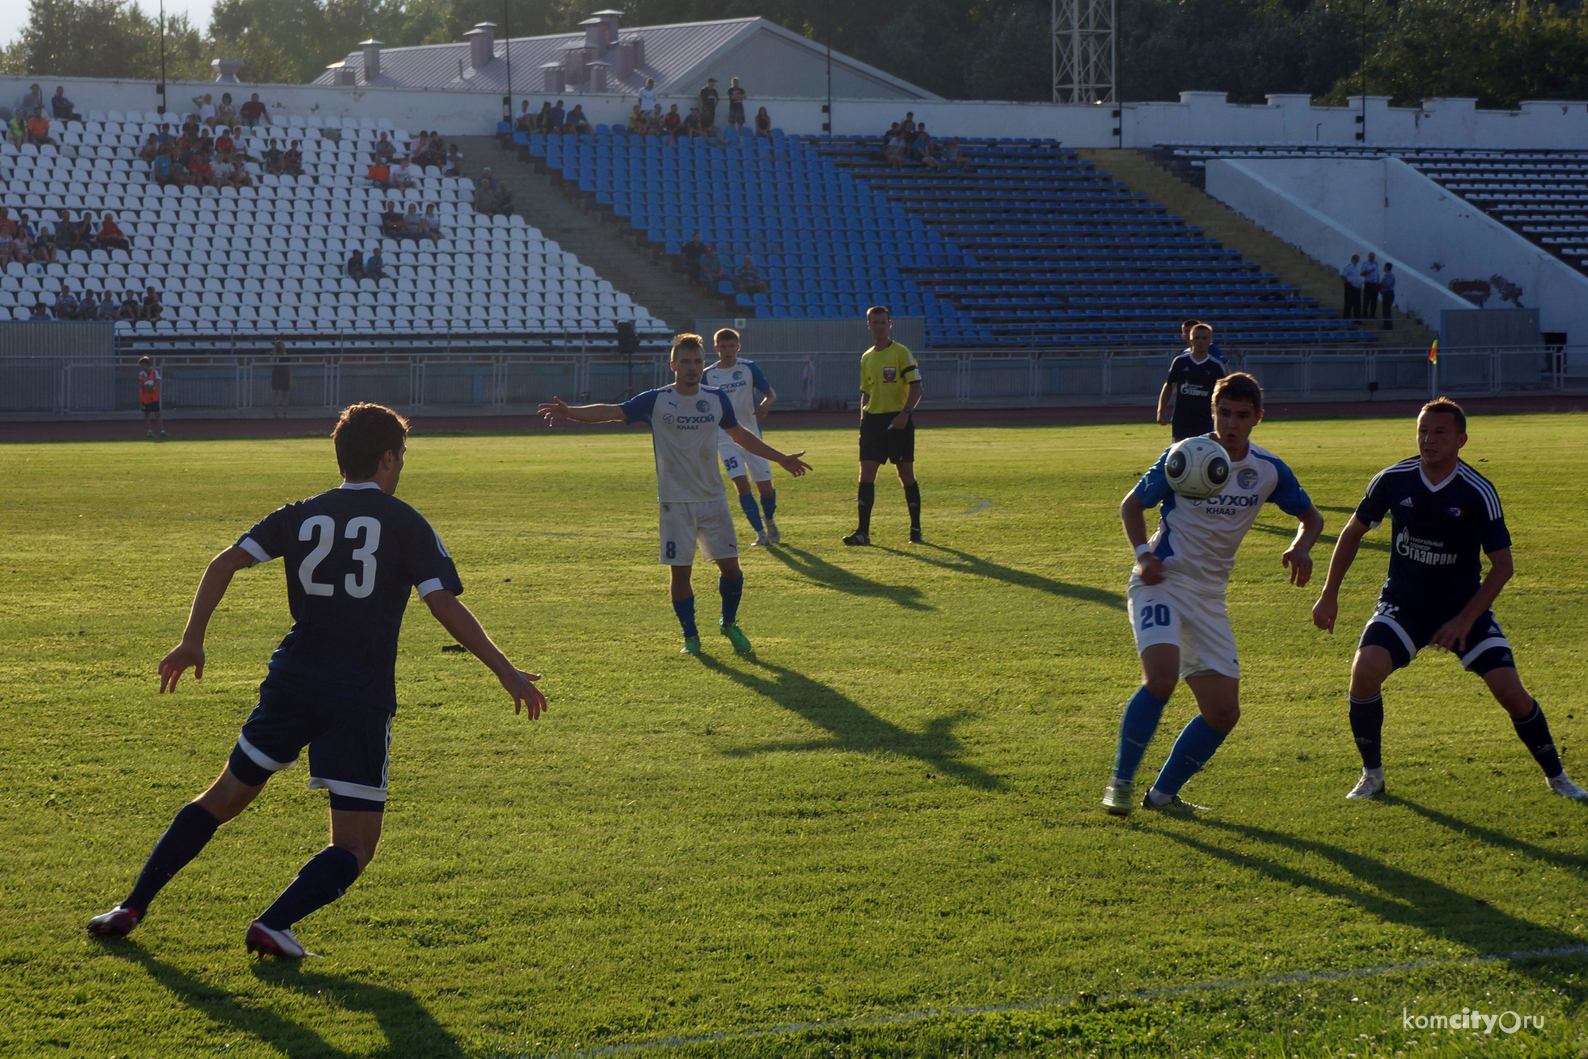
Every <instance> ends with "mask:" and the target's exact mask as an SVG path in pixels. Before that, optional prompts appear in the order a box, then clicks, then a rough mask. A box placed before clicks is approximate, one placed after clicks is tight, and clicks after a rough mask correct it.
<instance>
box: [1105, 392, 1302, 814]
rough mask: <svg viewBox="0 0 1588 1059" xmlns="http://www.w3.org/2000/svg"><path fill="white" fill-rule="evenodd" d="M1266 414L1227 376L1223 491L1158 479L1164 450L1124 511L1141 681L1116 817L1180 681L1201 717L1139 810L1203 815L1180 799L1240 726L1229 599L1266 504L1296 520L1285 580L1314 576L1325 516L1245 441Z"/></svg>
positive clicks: (1220, 408)
mask: <svg viewBox="0 0 1588 1059" xmlns="http://www.w3.org/2000/svg"><path fill="white" fill-rule="evenodd" d="M1262 418H1263V390H1262V387H1261V386H1259V385H1258V384H1257V380H1256V379H1254V378H1252V377H1251V376H1250V375H1247V374H1246V373H1244V372H1237V373H1235V374H1231V375H1226V376H1225V377H1224V378H1222V379H1220V380H1219V381H1218V382H1217V383H1216V384H1215V385H1214V387H1213V422H1214V433H1212V434H1210V435H1208V436H1209V437H1211V438H1212V439H1213V440H1214V441H1217V442H1218V443H1219V444H1220V445H1222V446H1223V447H1224V451H1225V452H1226V453H1227V454H1228V456H1229V460H1230V476H1229V479H1228V482H1227V484H1226V485H1225V487H1224V492H1223V493H1222V494H1220V495H1219V496H1215V497H1210V498H1209V499H1206V500H1188V499H1186V498H1185V497H1182V496H1179V495H1177V494H1176V493H1175V492H1174V491H1173V490H1172V489H1170V488H1169V482H1168V479H1167V478H1166V477H1165V475H1164V461H1165V458H1166V457H1167V456H1168V452H1167V451H1165V453H1164V455H1163V456H1160V457H1159V458H1158V462H1157V463H1155V464H1154V465H1153V466H1152V469H1151V470H1149V471H1148V472H1147V473H1146V474H1144V475H1142V478H1141V481H1139V482H1137V483H1136V487H1135V488H1134V489H1132V490H1131V491H1130V492H1129V493H1126V494H1125V499H1124V501H1123V502H1122V503H1121V504H1120V505H1119V515H1120V519H1121V521H1122V522H1123V523H1124V525H1125V536H1126V537H1127V538H1128V539H1129V540H1130V544H1131V547H1133V548H1135V550H1136V559H1137V565H1136V568H1135V570H1134V571H1133V572H1132V573H1131V578H1130V588H1129V591H1128V599H1129V613H1130V625H1131V629H1132V631H1133V632H1134V633H1135V636H1136V651H1137V653H1139V654H1140V655H1141V672H1142V682H1141V687H1140V688H1138V689H1136V693H1135V695H1133V696H1132V697H1131V699H1130V702H1129V703H1128V704H1127V705H1126V706H1125V715H1124V718H1123V719H1122V720H1121V722H1120V726H1119V749H1118V753H1117V754H1116V755H1115V758H1114V774H1113V778H1112V779H1111V780H1110V782H1109V785H1108V789H1107V790H1106V791H1104V793H1103V807H1104V808H1105V809H1107V810H1108V811H1109V812H1110V813H1113V814H1114V815H1116V816H1124V815H1126V814H1127V813H1129V812H1130V811H1131V808H1132V807H1133V805H1134V798H1135V775H1136V767H1137V766H1138V765H1140V764H1141V758H1142V754H1143V753H1145V752H1146V750H1147V744H1148V743H1150V742H1151V741H1152V737H1153V733H1154V732H1156V731H1157V729H1158V719H1159V718H1160V717H1161V716H1162V715H1163V708H1164V706H1165V705H1166V704H1167V703H1168V701H1169V696H1170V695H1171V694H1173V693H1174V687H1175V683H1176V680H1177V678H1179V677H1184V678H1185V682H1186V684H1187V685H1188V686H1189V687H1190V688H1191V693H1192V694H1193V695H1195V696H1196V702H1197V710H1198V715H1197V716H1196V717H1193V718H1191V722H1190V723H1189V724H1187V725H1186V726H1185V728H1184V730H1182V731H1181V733H1180V737H1179V738H1178V739H1176V740H1175V744H1174V749H1172V750H1171V751H1170V752H1169V757H1168V760H1166V761H1165V762H1164V764H1163V768H1162V770H1161V771H1159V773H1158V778H1157V780H1156V781H1155V782H1154V783H1153V785H1152V789H1151V790H1149V791H1148V792H1147V794H1146V797H1144V798H1143V799H1142V802H1141V805H1142V808H1144V809H1163V808H1168V807H1174V808H1178V809H1189V810H1196V809H1201V808H1202V806H1197V805H1191V804H1190V803H1189V802H1184V801H1181V799H1180V794H1179V792H1180V788H1181V787H1182V786H1183V785H1184V784H1185V782H1186V781H1187V780H1189V779H1190V778H1191V777H1192V776H1193V775H1195V774H1196V771H1197V770H1198V769H1200V768H1201V767H1202V766H1203V765H1205V764H1206V763H1207V761H1208V759H1209V758H1211V757H1212V756H1213V752H1214V751H1216V750H1217V749H1218V748H1219V745H1220V744H1221V743H1223V742H1224V737H1225V736H1227V735H1229V733H1230V731H1231V730H1232V729H1233V728H1234V727H1235V724H1236V722H1237V721H1239V720H1240V716H1241V708H1240V679H1241V666H1240V661H1239V659H1238V657H1237V655H1236V651H1235V635H1234V633H1233V632H1232V631H1231V630H1230V616H1229V612H1228V611H1227V610H1226V609H1225V606H1224V592H1225V589H1226V588H1227V587H1228V586H1229V579H1230V570H1231V569H1232V568H1233V567H1234V566H1235V550H1236V549H1237V548H1239V547H1240V544H1241V540H1242V538H1244V537H1245V536H1246V532H1247V530H1249V529H1251V528H1252V523H1253V522H1255V521H1256V520H1257V513H1258V512H1259V511H1261V510H1262V507H1263V505H1264V504H1265V503H1273V504H1277V505H1278V506H1279V509H1280V510H1281V511H1283V512H1285V514H1287V515H1293V516H1295V517H1296V518H1297V519H1298V520H1299V521H1300V525H1299V526H1298V527H1297V529H1296V537H1295V539H1294V540H1292V541H1291V542H1290V547H1289V548H1287V549H1285V554H1284V555H1283V556H1281V558H1280V562H1281V563H1283V564H1284V565H1285V566H1286V567H1288V568H1289V569H1290V583H1291V584H1293V585H1296V586H1298V587H1299V586H1301V585H1305V584H1306V583H1307V581H1308V580H1309V579H1310V578H1311V577H1312V557H1311V556H1310V555H1309V554H1308V553H1309V552H1310V551H1311V550H1312V546H1313V544H1314V543H1315V542H1316V541H1317V539H1318V535H1319V534H1320V533H1322V532H1323V516H1322V515H1320V514H1319V513H1318V509H1317V508H1316V507H1314V506H1313V503H1312V501H1311V500H1310V499H1309V498H1308V497H1307V494H1306V492H1305V491H1304V490H1303V489H1302V488H1301V484H1300V483H1299V482H1297V481H1296V476H1295V475H1294V474H1292V473H1291V471H1290V468H1289V467H1286V466H1285V465H1284V464H1283V463H1281V462H1280V461H1279V459H1278V458H1277V457H1276V456H1274V455H1273V454H1272V453H1270V452H1267V451H1265V450H1263V449H1260V448H1258V447H1257V446H1256V445H1253V444H1252V443H1251V441H1250V440H1249V439H1250V435H1251V432H1252V429H1253V428H1254V427H1256V426H1257V424H1258V423H1260V422H1261V421H1262ZM1160 505H1161V506H1160ZM1149 507H1159V511H1160V521H1159V523H1158V532H1156V533H1154V534H1153V535H1152V540H1150V541H1149V540H1148V539H1147V523H1146V519H1145V517H1144V513H1145V512H1146V510H1147V508H1149Z"/></svg>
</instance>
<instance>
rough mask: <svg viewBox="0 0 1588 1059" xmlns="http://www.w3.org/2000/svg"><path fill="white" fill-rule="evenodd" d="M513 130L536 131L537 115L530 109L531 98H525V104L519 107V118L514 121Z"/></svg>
mask: <svg viewBox="0 0 1588 1059" xmlns="http://www.w3.org/2000/svg"><path fill="white" fill-rule="evenodd" d="M513 131H514V132H534V131H535V115H534V113H533V112H531V111H530V109H529V100H527V99H526V100H524V104H523V106H521V107H519V110H518V120H517V121H515V122H513Z"/></svg>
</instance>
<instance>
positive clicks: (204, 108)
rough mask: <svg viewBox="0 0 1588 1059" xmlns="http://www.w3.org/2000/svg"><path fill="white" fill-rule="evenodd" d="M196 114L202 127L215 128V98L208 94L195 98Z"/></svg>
mask: <svg viewBox="0 0 1588 1059" xmlns="http://www.w3.org/2000/svg"><path fill="white" fill-rule="evenodd" d="M193 108H194V113H195V114H197V115H198V120H199V124H200V125H206V126H208V127H210V128H212V129H213V128H214V127H215V97H214V96H213V95H211V94H210V93H208V92H205V93H204V94H203V95H202V96H194V97H193Z"/></svg>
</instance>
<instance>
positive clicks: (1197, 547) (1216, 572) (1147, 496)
mask: <svg viewBox="0 0 1588 1059" xmlns="http://www.w3.org/2000/svg"><path fill="white" fill-rule="evenodd" d="M1168 456H1169V450H1168V449H1165V450H1164V453H1163V455H1162V456H1159V457H1158V462H1157V463H1155V464H1153V465H1152V469H1151V470H1149V471H1148V472H1147V473H1146V474H1144V475H1142V476H1141V481H1139V482H1137V483H1136V497H1137V499H1139V500H1140V501H1141V504H1142V506H1143V507H1157V508H1158V509H1159V521H1158V531H1157V532H1156V533H1154V534H1153V535H1152V539H1151V540H1149V541H1148V543H1149V544H1150V545H1152V553H1153V554H1154V555H1156V556H1157V557H1158V558H1159V559H1161V560H1162V561H1163V568H1164V576H1165V577H1166V578H1167V579H1171V580H1174V581H1178V582H1182V583H1187V584H1193V585H1201V586H1205V587H1207V588H1209V589H1212V590H1216V591H1218V592H1223V591H1224V588H1225V586H1226V585H1227V584H1228V583H1229V579H1230V571H1231V570H1232V569H1234V568H1235V551H1236V549H1237V548H1239V547H1240V546H1241V540H1242V538H1244V537H1245V536H1246V531H1247V530H1249V529H1251V528H1252V523H1253V522H1256V521H1257V513H1258V512H1259V511H1260V510H1262V506H1263V505H1264V504H1267V503H1272V504H1277V505H1278V506H1279V509H1280V510H1281V511H1283V512H1284V513H1285V514H1287V515H1294V516H1295V517H1297V518H1300V517H1301V516H1302V515H1304V514H1306V513H1307V511H1308V509H1310V508H1311V507H1312V500H1311V498H1309V497H1308V496H1307V493H1306V491H1305V490H1304V489H1302V488H1301V483H1300V482H1298V481H1296V476H1295V475H1294V474H1293V473H1291V470H1290V468H1289V467H1286V466H1285V465H1284V463H1283V462H1281V461H1280V459H1279V457H1277V456H1275V455H1274V454H1273V453H1271V452H1269V451H1267V450H1266V449H1260V448H1258V447H1257V446H1256V445H1251V446H1249V447H1248V450H1247V453H1246V458H1245V459H1242V460H1231V461H1230V477H1229V481H1228V482H1227V483H1226V484H1225V486H1224V492H1222V493H1221V494H1219V495H1218V496H1215V497H1212V498H1210V499H1207V500H1191V499H1187V498H1186V497H1183V496H1180V495H1179V494H1178V493H1176V492H1175V491H1174V490H1173V489H1171V488H1169V479H1168V478H1167V477H1166V476H1165V474H1164V462H1165V461H1166V460H1167V459H1168ZM1131 583H1132V584H1137V583H1139V578H1138V577H1136V576H1132V578H1131Z"/></svg>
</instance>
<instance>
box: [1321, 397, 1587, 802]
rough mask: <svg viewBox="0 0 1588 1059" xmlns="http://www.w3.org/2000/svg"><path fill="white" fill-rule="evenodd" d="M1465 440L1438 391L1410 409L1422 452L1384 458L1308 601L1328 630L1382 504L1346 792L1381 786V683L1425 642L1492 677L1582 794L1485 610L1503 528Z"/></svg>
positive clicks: (1528, 733) (1544, 763)
mask: <svg viewBox="0 0 1588 1059" xmlns="http://www.w3.org/2000/svg"><path fill="white" fill-rule="evenodd" d="M1466 443H1467V417H1466V414H1465V413H1464V412H1463V411H1462V410H1461V406H1460V405H1458V404H1456V403H1455V402H1454V401H1451V400H1449V399H1447V398H1443V397H1441V398H1439V399H1438V400H1436V401H1430V402H1429V403H1428V404H1426V405H1424V406H1423V410H1422V413H1421V414H1420V415H1418V417H1417V449H1418V452H1419V454H1420V455H1418V456H1416V457H1413V458H1412V459H1408V460H1402V461H1401V462H1400V463H1397V464H1395V465H1394V466H1391V467H1386V468H1385V469H1384V470H1382V471H1380V472H1379V473H1378V475H1377V476H1376V477H1375V478H1374V479H1373V481H1372V482H1371V483H1370V484H1369V485H1368V487H1367V495H1366V496H1365V497H1363V498H1362V503H1361V505H1360V506H1358V507H1357V509H1356V514H1355V515H1353V516H1352V517H1351V520H1350V522H1348V523H1347V524H1346V527H1345V529H1344V531H1342V532H1341V534H1340V540H1339V542H1338V543H1337V544H1336V545H1335V548H1334V555H1333V557H1332V558H1331V559H1330V560H1329V579H1328V580H1327V581H1326V582H1325V583H1324V586H1323V594H1322V595H1321V596H1320V597H1319V599H1318V602H1317V604H1316V605H1315V606H1314V607H1313V608H1312V620H1313V623H1314V624H1316V625H1317V626H1318V628H1320V629H1327V630H1328V631H1330V632H1333V631H1334V621H1335V618H1336V617H1337V616H1338V615H1339V611H1340V602H1339V593H1340V584H1341V582H1342V581H1344V579H1345V574H1346V571H1347V570H1349V569H1351V562H1352V560H1354V559H1355V558H1356V552H1357V547H1358V546H1359V545H1360V544H1361V541H1362V537H1363V535H1364V534H1366V533H1367V532H1368V531H1369V530H1370V529H1372V528H1373V527H1375V526H1377V525H1378V524H1379V522H1380V521H1382V520H1383V518H1384V516H1385V515H1388V516H1389V518H1390V525H1391V526H1392V528H1393V533H1394V543H1393V546H1392V550H1391V552H1390V561H1389V576H1388V577H1387V578H1385V580H1384V587H1383V588H1382V589H1380V591H1379V598H1378V606H1377V607H1376V608H1375V609H1374V611H1373V616H1372V617H1371V618H1370V619H1368V623H1367V628H1365V629H1363V630H1362V640H1361V642H1360V643H1359V644H1358V645H1357V649H1356V659H1355V661H1353V662H1352V663H1351V732H1352V734H1353V735H1354V736H1355V737H1356V745H1357V749H1358V750H1360V751H1361V753H1362V777H1361V779H1360V780H1358V781H1357V784H1356V786H1355V787H1353V788H1352V789H1351V791H1350V793H1349V794H1347V795H1346V797H1347V798H1372V797H1374V796H1375V795H1377V794H1378V793H1379V792H1381V791H1383V789H1384V765H1383V761H1382V760H1381V758H1380V753H1379V737H1380V733H1381V731H1382V729H1383V727H1384V699H1383V697H1382V696H1381V695H1380V689H1381V688H1382V687H1383V685H1384V681H1385V680H1386V679H1387V678H1388V677H1389V675H1390V674H1391V673H1393V672H1394V671H1395V670H1397V669H1400V668H1402V667H1404V666H1407V665H1410V664H1411V660H1412V659H1413V658H1415V657H1417V652H1418V651H1420V650H1422V648H1424V647H1425V646H1427V645H1429V644H1432V645H1434V646H1435V647H1438V648H1442V649H1443V650H1446V651H1449V652H1451V653H1452V654H1455V655H1456V656H1457V657H1458V658H1460V659H1461V664H1462V666H1463V667H1465V668H1466V669H1467V670H1468V671H1469V672H1471V673H1474V674H1476V675H1477V676H1479V677H1481V678H1482V679H1483V682H1484V683H1485V684H1487V685H1488V686H1489V691H1490V692H1492V693H1493V695H1494V698H1495V700H1496V701H1498V702H1499V704H1500V705H1501V706H1502V707H1504V709H1505V712H1506V713H1508V714H1510V715H1511V722H1512V723H1513V724H1514V725H1515V726H1516V734H1517V735H1518V736H1519V737H1520V738H1521V740H1522V742H1523V743H1524V744H1526V746H1527V748H1528V750H1529V751H1531V752H1532V754H1533V757H1534V759H1535V760H1536V761H1537V762H1538V764H1539V766H1540V767H1541V768H1542V769H1543V770H1544V778H1545V780H1546V781H1547V782H1548V784H1549V789H1550V790H1552V791H1554V792H1555V793H1556V794H1559V795H1563V796H1564V797H1567V798H1576V799H1588V791H1584V790H1583V789H1582V788H1581V787H1579V786H1577V785H1576V784H1575V783H1573V782H1572V781H1571V780H1570V779H1568V778H1567V776H1566V772H1565V770H1564V769H1563V768H1562V767H1561V763H1560V755H1559V754H1558V753H1556V751H1555V743H1554V739H1553V738H1552V737H1551V736H1550V732H1549V722H1547V721H1546V720H1544V711H1543V710H1542V709H1541V708H1540V707H1539V705H1538V700H1536V699H1534V698H1533V696H1531V695H1530V694H1528V692H1527V689H1526V688H1524V687H1523V686H1522V681H1521V678H1520V677H1518V676H1517V673H1516V661H1515V659H1514V658H1513V657H1512V655H1511V645H1510V643H1509V642H1507V640H1506V638H1505V633H1503V632H1502V631H1501V630H1500V626H1499V623H1498V622H1496V621H1495V620H1494V614H1493V612H1492V611H1490V610H1489V608H1490V606H1492V605H1493V603H1494V600H1495V598H1496V597H1497V596H1499V594H1500V589H1502V588H1504V587H1505V583H1506V582H1507V581H1509V580H1510V579H1511V573H1512V569H1513V568H1512V564H1511V535H1510V532H1509V531H1508V530H1507V529H1506V528H1505V513H1504V512H1503V511H1502V510H1501V509H1500V497H1499V494H1498V493H1496V492H1495V490H1494V486H1493V485H1491V484H1490V483H1489V480H1488V479H1487V478H1484V477H1483V475H1481V474H1479V473H1478V472H1477V471H1475V470H1473V469H1472V468H1471V467H1470V466H1468V465H1467V464H1466V463H1464V462H1462V460H1461V459H1460V456H1459V454H1460V452H1461V447H1462V446H1463V445H1465V444H1466ZM1480 552H1481V553H1482V554H1483V555H1487V556H1488V557H1489V573H1488V576H1487V577H1482V578H1481V580H1480V575H1481V574H1482V560H1481V558H1480Z"/></svg>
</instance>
